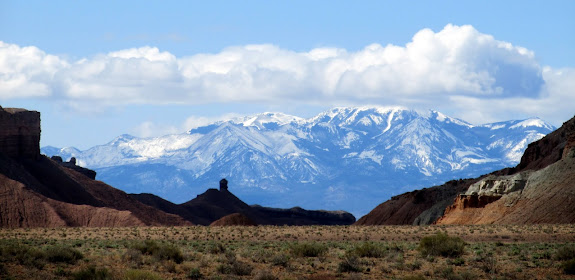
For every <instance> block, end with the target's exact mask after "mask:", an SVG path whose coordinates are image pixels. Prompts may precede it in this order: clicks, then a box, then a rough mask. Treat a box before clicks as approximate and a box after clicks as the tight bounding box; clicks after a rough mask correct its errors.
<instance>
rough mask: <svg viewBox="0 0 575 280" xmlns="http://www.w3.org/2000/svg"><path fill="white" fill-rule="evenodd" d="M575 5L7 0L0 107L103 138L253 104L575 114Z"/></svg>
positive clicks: (46, 135) (53, 134) (68, 141)
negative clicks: (21, 110) (22, 109)
mask: <svg viewBox="0 0 575 280" xmlns="http://www.w3.org/2000/svg"><path fill="white" fill-rule="evenodd" d="M574 13H575V2H574V1H477V2H470V1H93V2H89V1H4V0H0V42H1V43H0V105H2V106H3V107H25V108H28V109H34V110H38V111H40V112H41V113H42V127H43V134H42V143H41V144H42V145H43V146H45V145H53V146H59V147H63V146H75V147H79V148H88V147H90V146H93V145H97V144H103V143H105V142H108V141H110V140H111V139H113V138H114V137H116V136H118V135H120V134H123V133H130V134H134V135H137V136H159V135H162V134H165V133H177V132H184V131H185V130H187V129H189V128H191V127H193V126H196V125H200V124H203V123H207V122H210V121H213V120H217V119H220V118H225V117H229V116H233V115H237V114H252V113H258V112H264V111H282V112H285V113H291V114H295V115H298V116H302V117H309V116H312V115H315V114H317V113H319V112H320V111H322V110H324V109H327V108H330V107H333V106H353V105H402V106H406V107H410V108H416V109H422V110H425V109H435V110H439V111H442V112H444V113H446V114H448V115H451V116H454V117H459V118H463V119H465V120H467V121H470V122H472V123H476V124H479V123H485V122H492V121H499V120H507V119H521V118H527V117H531V116H538V117H541V118H542V119H544V120H547V121H549V122H551V123H552V124H554V125H556V126H559V125H561V123H562V122H563V121H565V120H567V119H569V118H571V117H572V116H573V115H574V113H575V110H573V106H572V104H575V84H574V83H575V82H574V81H575V52H574V51H573V46H575V19H574V17H573V14H574Z"/></svg>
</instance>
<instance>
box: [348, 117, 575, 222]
mask: <svg viewBox="0 0 575 280" xmlns="http://www.w3.org/2000/svg"><path fill="white" fill-rule="evenodd" d="M515 125H522V123H517V124H515ZM574 172H575V118H573V119H571V120H569V121H567V122H565V123H564V124H563V126H561V127H560V128H559V129H557V130H555V131H553V132H552V133H550V134H548V135H547V136H545V137H544V138H542V139H540V140H538V141H536V142H533V143H531V144H529V146H528V148H527V149H526V150H525V152H524V154H523V156H522V157H521V161H520V163H519V164H518V165H517V166H515V167H513V168H505V169H502V170H498V171H495V172H492V173H491V174H487V175H483V176H481V177H479V178H476V179H468V180H459V181H452V182H448V183H446V184H444V185H442V186H436V187H432V188H429V189H423V190H420V191H414V192H410V193H405V194H402V195H400V196H397V197H394V198H393V199H392V200H389V201H386V202H384V203H382V204H380V205H379V206H377V207H376V208H375V209H374V210H372V211H371V212H370V213H369V214H367V215H366V216H364V217H362V218H360V219H359V220H358V222H357V223H356V224H358V225H379V224H429V223H433V222H436V223H438V224H485V223H489V224H491V223H498V224H530V223H574V222H575V214H573V213H575V204H574V203H573V202H575V173H574ZM436 192H440V193H444V194H448V195H447V196H444V197H438V196H437V195H433V193H436ZM416 194H424V195H421V197H425V199H424V200H425V201H427V204H425V203H421V201H420V200H421V199H417V195H416ZM404 209H409V211H407V210H404ZM398 217H399V218H398Z"/></svg>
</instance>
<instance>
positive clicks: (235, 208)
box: [130, 180, 355, 225]
mask: <svg viewBox="0 0 575 280" xmlns="http://www.w3.org/2000/svg"><path fill="white" fill-rule="evenodd" d="M222 181H223V180H222ZM222 181H220V190H217V189H208V190H207V191H206V192H204V193H203V194H200V195H198V196H197V197H196V198H194V199H192V200H190V201H188V202H185V203H182V204H174V203H171V202H169V201H166V200H164V199H162V198H160V197H157V196H155V195H152V194H132V195H130V196H131V197H133V198H135V199H137V200H139V201H140V202H142V203H145V204H147V205H150V206H152V207H156V208H158V209H160V210H162V211H164V212H167V213H172V214H176V215H179V216H180V217H182V218H184V219H186V220H188V221H190V222H192V223H194V224H199V225H210V224H212V223H213V222H214V221H216V220H219V219H221V218H223V217H225V216H228V215H231V214H234V213H238V214H241V215H244V216H246V217H247V218H249V219H250V220H252V221H254V223H257V224H259V225H350V224H352V223H353V222H355V217H354V216H353V215H351V214H350V213H348V212H345V211H321V210H317V211H313V210H305V209H302V208H299V207H294V208H290V209H278V208H268V207H262V206H259V205H252V206H250V205H247V204H246V203H244V202H243V201H241V200H240V199H239V198H237V197H236V196H235V195H234V194H232V193H231V192H230V191H229V189H228V188H227V181H226V182H224V184H222ZM222 186H223V187H222Z"/></svg>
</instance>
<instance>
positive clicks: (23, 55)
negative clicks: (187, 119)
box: [0, 25, 573, 114]
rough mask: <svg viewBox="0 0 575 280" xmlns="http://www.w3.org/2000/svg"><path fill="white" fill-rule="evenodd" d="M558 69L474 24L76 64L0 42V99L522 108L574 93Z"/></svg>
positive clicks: (141, 53)
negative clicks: (395, 41) (359, 42)
mask: <svg viewBox="0 0 575 280" xmlns="http://www.w3.org/2000/svg"><path fill="white" fill-rule="evenodd" d="M554 71H555V70H552V69H547V70H544V69H543V67H542V66H540V65H539V64H538V63H537V60H536V58H535V54H534V53H533V52H532V51H529V50H527V49H525V48H523V47H519V46H514V45H512V44H511V43H509V42H504V41H499V40H496V39H495V38H493V37H492V36H491V35H488V34H483V33H480V32H479V31H478V30H476V29H475V28H473V27H472V26H468V25H465V26H455V25H447V26H445V27H444V28H443V30H441V31H439V32H434V31H432V30H430V29H423V30H421V31H419V32H417V33H416V34H415V35H414V36H413V38H412V40H411V42H409V43H407V44H406V45H405V46H395V45H385V46H383V45H380V44H372V45H369V46H366V47H365V48H364V49H362V50H359V51H355V52H350V51H347V50H345V49H341V48H316V49H312V50H310V51H308V52H295V51H291V50H287V49H282V48H280V47H278V46H275V45H266V44H264V45H245V46H235V47H228V48H226V49H224V50H222V51H221V52H219V53H212V54H196V55H192V56H185V57H176V56H174V55H172V54H171V53H169V52H165V51H160V50H159V49H158V48H154V47H141V48H133V49H126V50H120V51H116V52H110V53H107V54H100V55H96V56H94V57H90V58H84V59H81V60H77V61H68V60H66V59H64V58H60V57H57V56H53V55H49V54H46V53H44V52H43V51H41V50H40V49H38V48H36V47H20V46H17V45H13V44H8V43H1V42H0V81H1V84H0V98H3V99H7V98H17V97H35V96H53V97H56V98H58V99H59V100H60V99H61V100H64V101H65V102H68V103H70V104H71V105H72V106H74V107H83V106H81V105H83V104H90V105H91V106H117V105H126V104H204V103H218V102H261V103H264V104H265V103H266V102H268V103H269V102H275V103H277V102H283V101H289V102H295V103H297V102H303V103H308V104H309V103H316V104H322V105H325V104H332V105H340V104H342V103H352V104H356V103H385V104H400V105H405V106H422V105H424V106H427V107H431V108H437V107H441V106H442V105H444V104H445V103H446V102H454V103H455V104H453V105H461V106H466V105H470V104H473V106H476V107H477V106H481V104H490V103H498V102H499V103H506V102H509V101H510V100H514V104H513V105H512V106H516V105H517V104H526V103H529V104H530V102H532V103H536V104H538V103H539V102H540V100H542V99H543V100H547V101H548V102H553V101H554V100H556V99H557V97H556V95H555V94H556V91H558V90H560V89H559V87H563V88H562V89H561V90H565V88H566V89H567V90H572V89H573V88H572V87H571V86H572V85H569V84H567V85H566V84H565V83H568V82H567V81H568V80H565V79H564V78H561V77H559V76H560V75H559V74H557V73H555V72H554ZM569 71H570V70H569ZM569 71H564V72H569ZM572 75H573V73H572V72H569V73H567V74H564V76H572ZM555 82H557V83H558V84H554V83H555ZM517 100H519V101H521V102H518V103H515V101H517ZM486 106H487V105H486ZM534 106H535V105H534ZM487 107H489V106H487ZM496 107H497V106H496ZM472 111H473V110H471V111H469V108H466V111H462V112H461V114H463V113H468V114H472V113H473V112H472Z"/></svg>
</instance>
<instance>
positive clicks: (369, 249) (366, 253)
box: [353, 242, 387, 258]
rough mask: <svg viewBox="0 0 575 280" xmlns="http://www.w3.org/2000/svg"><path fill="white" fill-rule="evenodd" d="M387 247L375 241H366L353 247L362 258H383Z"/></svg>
mask: <svg viewBox="0 0 575 280" xmlns="http://www.w3.org/2000/svg"><path fill="white" fill-rule="evenodd" d="M386 251H387V250H386V249H385V248H384V247H383V246H381V245H378V244H376V243H373V242H365V243H362V244H361V245H359V246H356V247H355V248H354V249H353V253H354V254H355V255H357V256H358V257H361V258H381V257H383V256H385V253H386Z"/></svg>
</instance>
